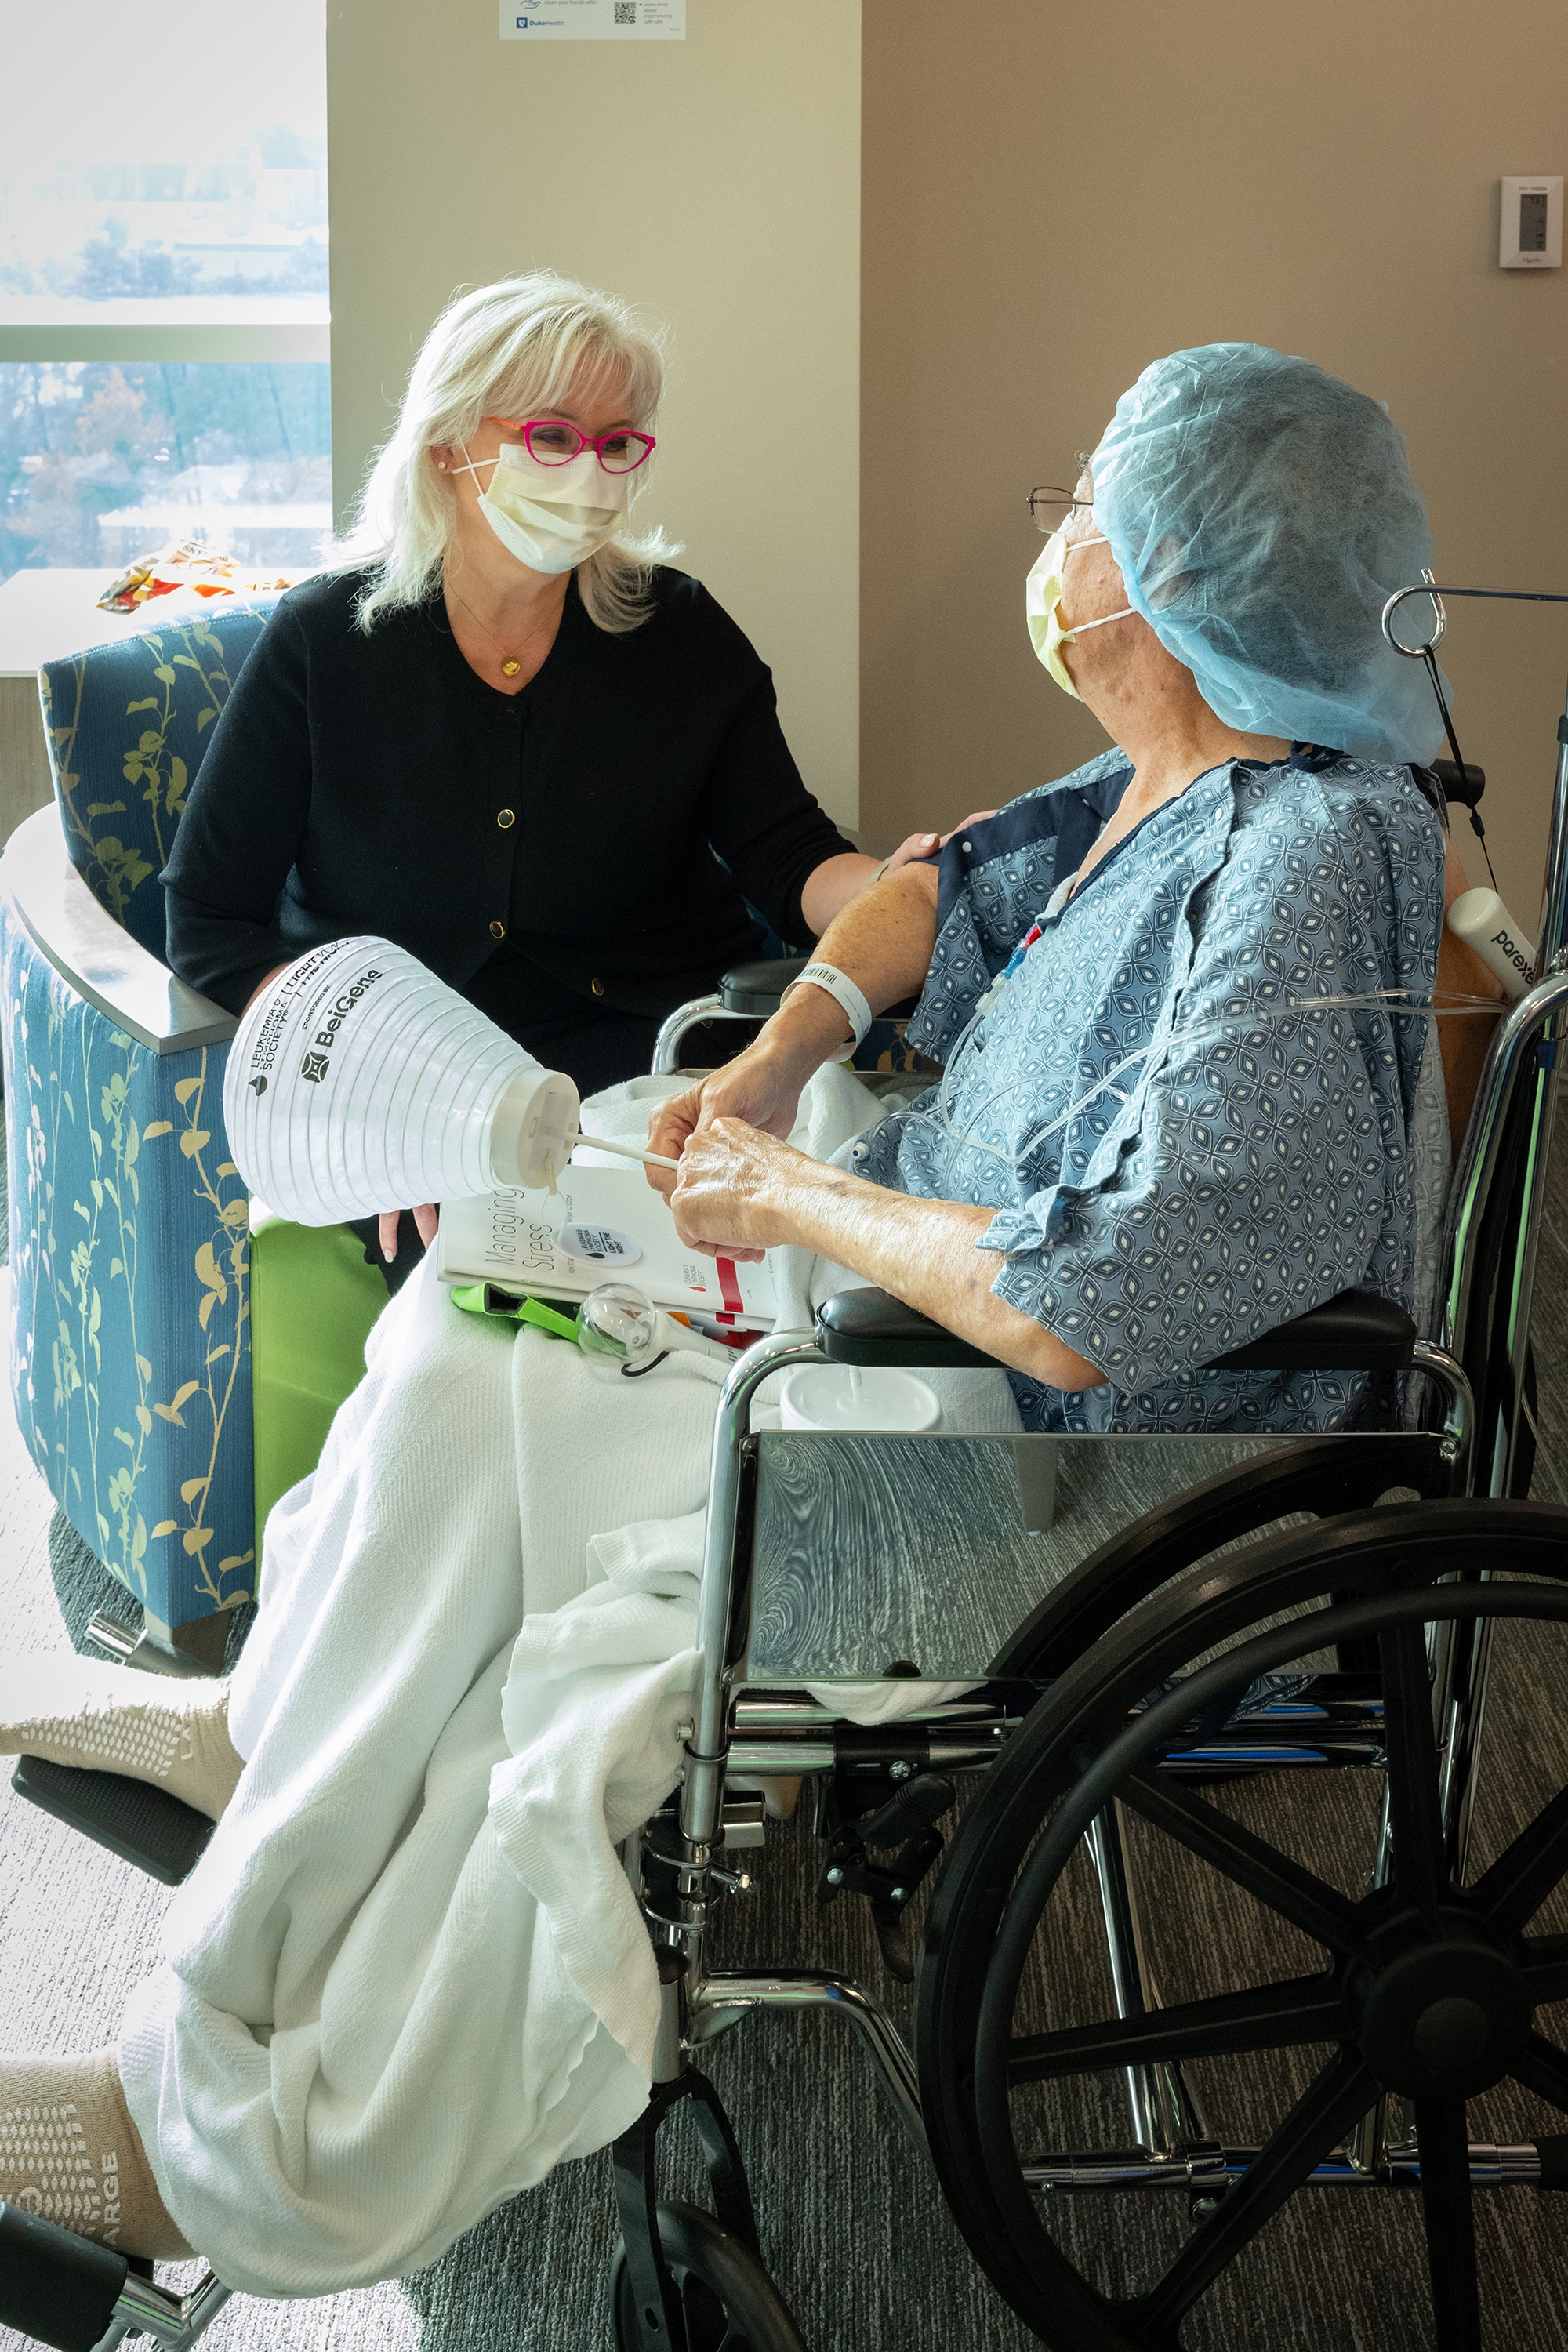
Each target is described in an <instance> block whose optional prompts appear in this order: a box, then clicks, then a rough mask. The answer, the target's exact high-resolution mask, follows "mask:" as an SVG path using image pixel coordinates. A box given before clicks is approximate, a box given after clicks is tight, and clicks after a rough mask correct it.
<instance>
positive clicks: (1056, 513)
mask: <svg viewBox="0 0 1568 2352" xmlns="http://www.w3.org/2000/svg"><path fill="white" fill-rule="evenodd" d="M1093 511H1094V500H1093V499H1075V498H1074V496H1073V494H1072V492H1071V491H1070V490H1058V489H1053V488H1051V486H1050V485H1049V483H1047V485H1046V486H1045V488H1043V489H1037V490H1031V491H1030V492H1029V516H1030V520H1032V521H1033V523H1034V525H1035V528H1036V530H1043V531H1044V532H1045V534H1046V537H1047V539H1048V538H1049V537H1050V535H1051V533H1052V532H1053V531H1055V530H1060V529H1061V527H1062V525H1063V523H1064V522H1066V520H1067V519H1068V515H1072V514H1079V513H1082V514H1092V513H1093Z"/></svg>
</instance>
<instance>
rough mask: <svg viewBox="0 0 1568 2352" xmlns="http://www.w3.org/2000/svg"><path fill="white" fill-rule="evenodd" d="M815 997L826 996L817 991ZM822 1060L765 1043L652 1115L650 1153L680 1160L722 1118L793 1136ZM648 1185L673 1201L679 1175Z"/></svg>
mask: <svg viewBox="0 0 1568 2352" xmlns="http://www.w3.org/2000/svg"><path fill="white" fill-rule="evenodd" d="M802 993H803V994H804V993H806V992H805V991H803V992H802ZM809 993H810V994H812V995H814V996H821V995H822V992H821V991H820V990H816V989H813V990H811V991H810V992H809ZM822 1002H823V1003H824V1004H826V1005H827V1006H829V1007H831V1008H832V1010H833V1011H834V1012H837V1006H835V1005H834V1003H833V999H832V998H831V997H830V996H822ZM820 1060H821V1055H820V1054H817V1053H815V1052H813V1053H812V1054H811V1055H809V1056H808V1055H796V1054H791V1053H787V1052H784V1051H783V1050H781V1049H780V1047H779V1046H778V1045H776V1044H772V1043H770V1042H769V1040H768V1039H767V1037H766V1036H765V1035H763V1037H760V1038H759V1039H758V1040H757V1042H756V1044H755V1045H748V1046H747V1048H746V1050H745V1052H744V1053H743V1054H737V1055H736V1056H735V1058H734V1060H733V1061H732V1062H727V1063H726V1064H725V1065H724V1067H723V1068H722V1069H721V1070H715V1071H713V1072H712V1073H711V1075H710V1076H708V1077H706V1078H703V1079H701V1080H700V1081H699V1083H698V1084H697V1085H696V1086H694V1087H688V1088H687V1090H686V1092H685V1093H684V1094H683V1095H672V1096H671V1097H670V1099H669V1100H668V1102H663V1103H660V1104H659V1105H658V1108H657V1109H656V1110H654V1111H652V1112H651V1113H650V1114H649V1117H648V1123H647V1141H648V1150H650V1151H662V1152H663V1153H664V1155H665V1157H666V1158H667V1159H669V1160H679V1158H680V1157H681V1155H682V1153H683V1152H684V1151H685V1150H686V1147H687V1144H688V1142H689V1139H690V1138H691V1137H692V1136H693V1135H694V1134H695V1133H696V1132H697V1130H698V1129H699V1128H708V1127H710V1126H711V1125H712V1123H713V1121H714V1120H715V1119H716V1118H729V1119H744V1120H745V1121H746V1124H747V1125H748V1126H749V1127H753V1128H760V1129H762V1131H763V1134H764V1135H777V1136H784V1135H787V1134H788V1133H789V1131H790V1129H791V1128H792V1127H793V1126H794V1125H795V1119H796V1118H797V1116H798V1114H799V1110H800V1095H801V1088H802V1087H804V1086H805V1081H806V1079H807V1078H808V1077H809V1076H811V1074H812V1071H813V1070H815V1069H816V1067H817V1066H818V1064H819V1063H820ZM647 1181H648V1182H649V1183H650V1184H651V1185H652V1186H653V1187H654V1189H655V1191H656V1192H662V1193H663V1194H664V1196H665V1199H666V1200H667V1201H668V1199H669V1197H670V1195H671V1194H672V1193H673V1192H674V1190H675V1184H676V1178H675V1174H674V1171H672V1170H670V1169H668V1168H650V1169H649V1170H648V1171H647Z"/></svg>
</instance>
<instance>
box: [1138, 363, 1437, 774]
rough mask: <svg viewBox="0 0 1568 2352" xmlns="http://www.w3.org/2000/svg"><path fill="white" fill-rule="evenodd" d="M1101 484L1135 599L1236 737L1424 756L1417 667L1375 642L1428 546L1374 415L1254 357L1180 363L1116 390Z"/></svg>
mask: <svg viewBox="0 0 1568 2352" xmlns="http://www.w3.org/2000/svg"><path fill="white" fill-rule="evenodd" d="M1093 472H1094V512H1095V519H1096V521H1097V523H1098V525H1099V527H1100V530H1102V531H1103V532H1104V533H1105V536H1106V538H1107V539H1108V540H1109V541H1110V551H1111V553H1112V554H1113V555H1114V556H1115V558H1116V561H1117V563H1118V565H1119V566H1120V568H1121V576H1122V579H1123V580H1124V581H1125V582H1126V583H1127V597H1128V602H1129V603H1130V604H1131V606H1132V607H1133V609H1134V611H1136V612H1138V613H1141V614H1142V616H1143V618H1144V619H1145V620H1146V621H1147V622H1148V624H1149V625H1150V627H1151V628H1152V630H1153V632H1154V634H1155V635H1156V636H1157V637H1158V638H1159V640H1160V642H1161V644H1162V645H1163V646H1164V647H1165V648H1166V650H1167V651H1168V652H1170V653H1172V654H1173V655H1174V656H1175V658H1176V659H1177V661H1179V662H1181V663H1183V664H1184V666H1185V667H1186V668H1188V669H1190V670H1191V671H1192V673H1193V675H1194V677H1195V678H1196V680H1197V682H1198V687H1199V688H1200V690H1201V692H1202V694H1203V697H1204V699H1205V702H1207V704H1208V705H1209V707H1210V709H1212V710H1214V711H1215V713H1216V715H1217V716H1218V717H1219V718H1221V719H1224V720H1225V721H1226V724H1227V725H1229V726H1232V727H1237V728H1239V729H1241V730H1243V731H1244V732H1245V733H1247V734H1256V735H1283V736H1286V737H1288V738H1289V740H1291V741H1292V742H1305V743H1320V744H1324V745H1327V746H1330V747H1331V748H1332V749H1333V750H1335V751H1351V752H1354V753H1357V754H1358V755H1359V756H1361V757H1362V758H1364V759H1372V760H1393V761H1422V762H1425V761H1428V760H1430V759H1431V758H1432V756H1433V754H1434V753H1435V752H1436V750H1437V748H1438V746H1439V744H1440V743H1441V741H1442V740H1443V725H1442V719H1441V717H1440V715H1439V713H1438V710H1437V705H1436V697H1435V696H1434V695H1433V692H1432V688H1431V684H1430V681H1429V680H1428V678H1427V676H1426V668H1425V667H1424V665H1423V664H1422V663H1420V662H1415V661H1408V660H1406V659H1405V658H1404V656H1401V655H1399V654H1396V653H1394V651H1393V649H1392V648H1391V647H1390V646H1388V645H1387V644H1386V643H1385V642H1384V636H1383V633H1382V628H1381V619H1382V614H1383V608H1384V604H1385V603H1386V602H1387V600H1388V598H1389V597H1390V596H1391V595H1392V594H1393V593H1394V590H1395V589H1396V588H1407V587H1409V586H1410V584H1411V583H1412V582H1413V581H1416V580H1419V579H1420V577H1421V574H1422V572H1423V570H1424V569H1425V568H1426V566H1427V565H1429V564H1430V563H1431V561H1432V535H1431V531H1430V530H1429V529H1428V526H1427V521H1426V507H1425V506H1424V505H1423V503H1422V499H1421V494H1420V492H1419V491H1418V490H1417V488H1416V487H1415V481H1414V479H1413V478H1412V476H1411V472H1410V461H1409V459H1408V457H1406V455H1405V442H1404V438H1403V436H1401V435H1400V434H1399V433H1397V432H1396V431H1395V430H1394V426H1393V425H1391V424H1390V423H1389V420H1388V417H1387V415H1386V413H1385V412H1384V408H1383V407H1382V405H1381V404H1380V403H1379V402H1377V401H1375V400H1370V399H1369V398H1368V397H1367V395H1366V394H1365V393H1362V392H1357V391H1356V390H1355V388H1354V387H1353V385H1351V384H1348V383H1341V382H1340V381H1339V379H1338V377H1336V376H1331V375H1325V373H1323V371H1322V369H1321V368H1320V367H1314V366H1313V364H1312V362H1310V360H1300V359H1290V358H1288V357H1287V356H1286V355H1285V354H1284V353H1283V352H1271V351H1268V350H1265V349H1264V347H1263V346H1262V345H1261V344H1259V343H1207V344H1205V345H1204V346H1203V347H1202V348H1201V349H1200V350H1197V351H1191V352H1173V353H1172V354H1171V356H1170V358H1169V359H1163V360H1156V362H1154V364H1153V366H1152V367H1148V368H1145V369H1144V371H1143V373H1142V375H1141V376H1140V377H1139V379H1138V381H1137V383H1135V384H1134V385H1133V386H1132V389H1131V392H1128V393H1124V394H1122V396H1121V400H1120V401H1119V402H1118V403H1117V407H1116V415H1115V416H1114V418H1113V419H1112V421H1111V424H1110V427H1109V429H1108V431H1107V433H1106V436H1105V438H1104V439H1103V441H1101V443H1100V447H1099V448H1098V449H1097V450H1096V452H1095V455H1094V460H1093ZM1420 610H1421V612H1422V614H1423V615H1425V612H1426V606H1425V604H1422V605H1421V607H1420Z"/></svg>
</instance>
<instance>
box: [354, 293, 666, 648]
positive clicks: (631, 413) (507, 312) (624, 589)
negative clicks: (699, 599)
mask: <svg viewBox="0 0 1568 2352" xmlns="http://www.w3.org/2000/svg"><path fill="white" fill-rule="evenodd" d="M610 384H615V385H616V387H617V388H624V402H623V405H624V410H625V414H626V418H627V421H628V422H629V423H632V424H635V425H637V426H638V427H639V428H641V429H642V430H644V431H651V430H652V428H653V424H654V420H655V418H656V416H657V415H658V402H659V395H660V394H661V393H662V391H663V389H664V354H663V352H662V349H661V347H660V337H659V334H658V331H656V330H654V329H652V328H649V327H648V326H647V325H645V324H644V323H643V321H642V320H639V319H638V318H637V316H636V315H635V313H634V312H633V311H632V310H631V309H630V307H629V305H627V304H626V303H625V302H623V301H621V300H620V299H618V298H617V297H616V296H615V295H613V294H599V293H596V292H595V290H594V289H593V288H592V287H588V286H578V285H576V284H574V281H573V280H572V279H571V278H558V277H557V276H556V274H555V272H554V271H553V270H552V269H541V270H535V271H534V272H533V273H532V274H531V276H529V277H526V278H501V279H500V282H499V283H498V284H496V285H494V286H481V287H479V288H478V289H476V290H475V291H474V292H472V293H469V294H459V295H458V297H457V299H456V300H454V301H452V302H449V303H448V304H447V308H446V310H443V311H442V313H441V316H440V317H439V318H438V319H437V321H436V324H435V325H434V326H433V327H432V328H431V330H430V332H429V333H428V334H427V335H426V338H425V342H424V346H423V348H422V349H421V351H420V353H419V356H418V358H417V359H416V361H415V362H414V372H413V373H412V375H410V377H409V379H408V389H407V391H406V392H405V394H404V396H403V407H402V410H401V412H400V414H399V415H398V419H397V423H396V425H395V426H394V428H393V432H392V436H391V437H390V439H389V440H388V441H387V442H386V443H385V445H384V446H383V448H382V449H381V451H380V452H379V454H378V455H377V457H376V458H375V460H374V464H373V465H372V467H371V469H370V473H369V475H368V477H367V478H366V480H365V486H364V488H363V492H362V494H361V497H360V502H359V508H358V510H357V512H356V514H355V517H354V520H353V524H352V525H351V527H350V529H349V530H348V532H347V533H346V534H345V536H344V538H343V539H342V541H339V543H338V545H337V546H336V548H335V549H334V551H333V553H334V557H335V559H336V561H337V562H340V563H344V564H348V563H368V564H369V565H370V566H371V577H370V580H369V583H368V584H367V585H366V587H365V589H364V590H363V593H362V594H361V596H360V598H359V600H358V604H357V605H356V607H355V618H356V620H357V622H358V625H359V626H360V627H361V628H362V629H363V630H364V631H365V632H366V633H367V634H368V633H369V631H370V630H372V629H373V628H374V626H375V624H376V622H377V621H378V620H379V619H381V617H382V616H383V614H387V613H395V612H399V611H401V610H402V609H404V608H405V606H408V605H411V604H424V603H425V602H426V600H427V599H428V598H429V597H430V596H431V595H432V594H433V593H435V591H436V589H437V584H438V583H439V581H440V578H441V573H442V567H443V564H444V563H445V561H446V558H447V551H448V549H449V548H450V546H451V543H452V539H453V524H454V519H455V517H456V513H457V491H456V489H455V488H454V486H453V483H452V481H451V478H450V477H449V476H447V477H445V478H444V477H443V476H442V475H440V474H439V473H437V470H436V468H435V467H434V466H432V465H431V464H430V463H429V452H430V450H431V449H432V448H433V447H436V446H440V445H442V444H446V443H449V444H450V445H451V446H453V447H454V448H456V447H457V446H458V445H459V444H460V443H462V442H465V441H467V440H468V439H469V438H470V437H471V436H472V435H473V434H474V432H475V430H476V429H477V427H478V425H479V421H480V419H481V418H482V417H484V416H486V415H492V416H516V417H526V416H535V415H538V414H539V413H540V411H541V410H548V409H550V408H552V407H557V406H559V405H560V404H561V403H562V402H563V400H565V399H566V398H567V397H569V396H570V395H572V394H577V395H578V396H582V397H590V398H591V397H592V396H593V395H594V394H595V393H598V392H600V391H602V390H604V389H605V387H606V386H608V385H610ZM646 481H647V467H646V466H642V467H638V469H637V474H636V476H635V477H634V479H633V492H632V495H633V497H634V498H636V497H637V496H638V495H639V494H640V492H641V491H642V489H643V488H644V485H645V483H646ZM679 552H680V551H679V547H677V546H676V545H675V544H674V542H673V541H669V540H667V539H666V538H665V536H664V534H663V532H662V531H658V530H655V531H649V532H645V533H644V535H643V536H642V537H641V538H640V539H637V538H633V537H631V536H630V535H629V534H628V533H626V532H625V531H621V532H617V534H616V537H615V538H614V539H612V540H611V541H609V542H608V544H607V545H605V546H604V547H601V548H600V549H599V550H598V551H597V552H596V553H595V554H593V555H591V556H589V558H588V560H587V562H584V563H580V564H579V565H578V566H577V587H578V592H579V593H580V594H581V596H582V599H583V605H584V611H585V612H586V613H587V614H588V617H589V618H590V620H592V621H593V622H594V623H595V625H596V626H597V627H599V628H601V629H605V630H608V631H610V632H611V633H612V634H620V633H622V632H624V631H626V630H627V629H635V628H636V627H637V625H638V624H639V623H640V622H642V621H645V620H646V619H647V614H648V611H649V605H648V602H647V591H648V578H649V573H650V572H651V570H652V567H653V566H654V564H656V563H659V562H667V561H668V559H669V558H670V557H671V556H674V555H678V554H679Z"/></svg>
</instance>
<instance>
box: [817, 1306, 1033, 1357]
mask: <svg viewBox="0 0 1568 2352" xmlns="http://www.w3.org/2000/svg"><path fill="white" fill-rule="evenodd" d="M816 1339H817V1345H818V1346H819V1347H820V1348H821V1349H822V1352H823V1354H824V1355H825V1356H826V1358H827V1360H828V1361H829V1362H830V1363H834V1364H908V1365H917V1364H924V1365H926V1366H928V1367H929V1368H930V1370H932V1371H937V1372H960V1371H968V1370H972V1369H973V1368H974V1367H976V1366H979V1367H981V1368H984V1367H985V1366H987V1365H994V1363H995V1362H996V1358H995V1357H994V1356H987V1355H986V1354H985V1353H984V1350H983V1349H979V1348H972V1347H971V1346H970V1344H969V1342H968V1340H967V1339H959V1338H958V1337H957V1335H956V1333H954V1332H952V1331H944V1330H943V1328H942V1325H941V1324H940V1323H933V1322H932V1321H931V1317H930V1316H929V1315H917V1314H916V1312H915V1310H914V1308H913V1307H906V1306H905V1305H904V1303H903V1301H902V1299H900V1298H895V1297H893V1296H892V1294H891V1292H890V1291H887V1290H841V1291H840V1292H839V1293H838V1296H837V1298H830V1299H829V1300H828V1301H827V1303H826V1306H825V1307H818V1308H817V1310H816Z"/></svg>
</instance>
